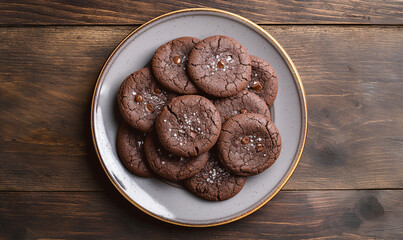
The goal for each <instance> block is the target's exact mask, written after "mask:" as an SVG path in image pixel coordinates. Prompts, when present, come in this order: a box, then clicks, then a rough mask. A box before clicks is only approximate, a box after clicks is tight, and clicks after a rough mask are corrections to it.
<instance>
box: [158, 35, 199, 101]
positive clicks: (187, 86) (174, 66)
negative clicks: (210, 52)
mask: <svg viewBox="0 0 403 240" xmlns="http://www.w3.org/2000/svg"><path fill="white" fill-rule="evenodd" d="M199 41H200V40H199V39H197V38H194V37H181V38H177V39H175V40H172V41H170V42H168V43H166V44H164V45H162V46H161V47H159V48H158V49H157V51H156V52H155V54H154V57H153V59H152V71H153V73H154V76H155V78H156V79H157V80H158V82H160V83H161V84H162V85H163V86H164V87H166V88H167V89H169V90H171V91H173V92H176V93H179V94H196V93H198V92H199V89H198V88H197V87H196V86H195V85H194V84H193V82H192V81H191V80H190V79H189V77H188V75H187V72H186V66H187V62H188V54H189V52H190V51H191V50H192V49H193V47H194V46H195V45H196V43H198V42H199Z"/></svg>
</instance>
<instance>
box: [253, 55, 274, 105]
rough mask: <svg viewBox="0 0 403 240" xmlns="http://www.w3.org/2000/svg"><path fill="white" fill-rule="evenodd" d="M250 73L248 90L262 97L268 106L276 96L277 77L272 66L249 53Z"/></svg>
mask: <svg viewBox="0 0 403 240" xmlns="http://www.w3.org/2000/svg"><path fill="white" fill-rule="evenodd" d="M250 59H251V62H252V75H251V79H250V81H249V84H248V87H247V88H248V90H249V91H252V92H254V93H256V94H257V95H259V96H260V97H261V98H263V99H264V100H265V101H266V103H267V105H268V106H269V107H270V106H271V105H272V104H273V102H274V100H275V99H276V97H277V92H278V78H277V74H276V72H275V71H274V69H273V67H272V66H271V65H270V64H269V63H267V62H266V61H264V60H263V59H261V58H258V57H256V56H252V55H250Z"/></svg>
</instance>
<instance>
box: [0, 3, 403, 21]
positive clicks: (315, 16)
mask: <svg viewBox="0 0 403 240" xmlns="http://www.w3.org/2000/svg"><path fill="white" fill-rule="evenodd" d="M197 7H212V8H218V9H222V10H226V11H230V12H234V13H237V14H240V15H242V16H244V17H246V18H249V19H251V20H252V21H255V22H256V23H258V24H402V23H403V5H402V2H401V1H400V0H388V1H377V0H368V1H365V0H331V1H317V0H309V1H296V0H288V1H274V0H271V1H262V0H251V1H248V4H244V2H243V1H223V0H207V1H206V0H196V1H189V0H188V1H181V2H180V4H178V2H177V1H175V0H164V1H156V0H153V1H144V0H138V1H128V0H118V1H107V0H101V1H47V0H36V1H32V0H19V1H15V0H5V1H2V2H1V3H0V25H21V24H29V25H85V24H96V25H115V24H118V25H123V24H142V23H144V22H146V21H149V20H151V19H153V18H155V17H157V16H159V15H161V14H165V13H168V12H171V11H175V10H178V9H185V8H197Z"/></svg>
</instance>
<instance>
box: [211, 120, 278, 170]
mask: <svg viewBox="0 0 403 240" xmlns="http://www.w3.org/2000/svg"><path fill="white" fill-rule="evenodd" d="M217 145H218V156H219V158H220V160H221V162H222V164H223V165H224V166H225V167H226V168H227V169H228V170H230V171H231V172H232V173H234V174H237V175H241V176H252V175H256V174H259V173H261V172H263V171H264V170H266V169H267V168H268V167H270V166H271V165H272V164H273V163H274V162H275V161H276V160H277V158H278V156H279V155H280V150H281V137H280V134H279V132H278V130H277V128H276V126H274V124H273V123H272V122H270V121H269V120H267V119H266V117H264V116H263V115H260V114H256V113H245V114H238V115H236V116H234V117H232V118H231V119H229V120H227V121H226V122H225V123H224V125H223V127H222V132H221V135H220V139H219V140H218V144H217Z"/></svg>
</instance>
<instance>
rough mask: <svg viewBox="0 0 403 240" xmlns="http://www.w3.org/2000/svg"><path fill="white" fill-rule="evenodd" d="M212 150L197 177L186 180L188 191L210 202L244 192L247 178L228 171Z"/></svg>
mask: <svg viewBox="0 0 403 240" xmlns="http://www.w3.org/2000/svg"><path fill="white" fill-rule="evenodd" d="M214 150H215V149H212V150H210V152H209V153H208V154H209V160H208V161H207V163H206V165H205V166H204V168H203V169H202V170H201V171H200V172H198V173H197V174H196V175H195V176H193V177H191V178H189V179H186V180H185V181H184V184H185V186H186V188H187V189H189V190H190V191H191V192H193V193H194V194H196V195H197V196H199V197H201V198H204V199H206V200H210V201H223V200H226V199H229V198H232V197H233V196H235V195H236V194H237V193H238V192H239V191H241V190H242V188H243V186H244V185H245V183H246V177H242V176H237V175H234V174H232V173H230V172H229V171H228V170H226V169H225V168H224V167H223V166H222V164H221V162H220V161H219V160H218V158H217V155H216V153H215V151H214Z"/></svg>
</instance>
